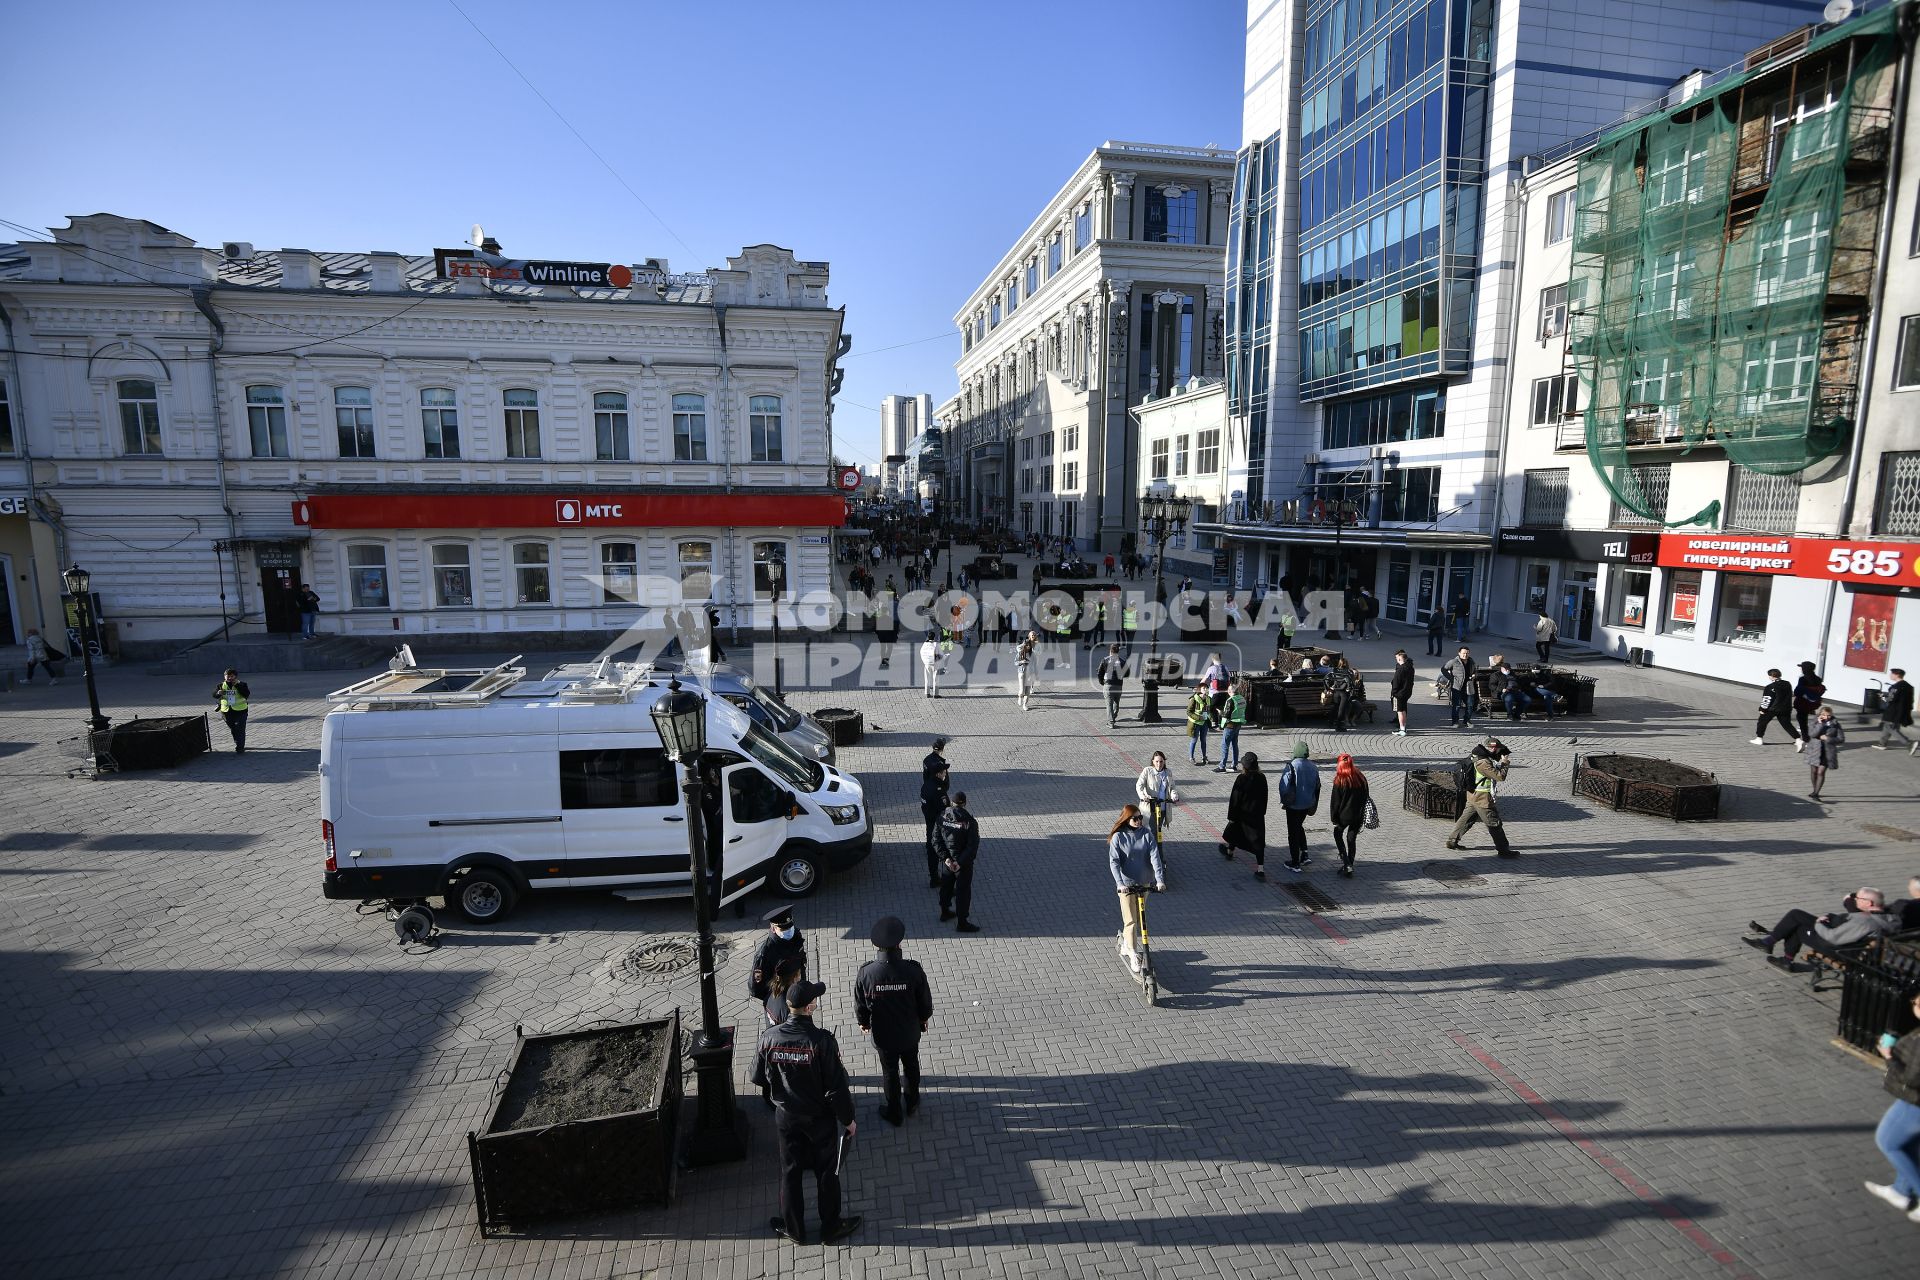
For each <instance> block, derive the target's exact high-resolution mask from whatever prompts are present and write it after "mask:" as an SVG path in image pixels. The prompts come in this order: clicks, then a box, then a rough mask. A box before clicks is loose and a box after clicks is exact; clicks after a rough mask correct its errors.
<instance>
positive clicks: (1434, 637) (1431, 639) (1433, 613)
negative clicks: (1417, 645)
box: [1427, 608, 1447, 658]
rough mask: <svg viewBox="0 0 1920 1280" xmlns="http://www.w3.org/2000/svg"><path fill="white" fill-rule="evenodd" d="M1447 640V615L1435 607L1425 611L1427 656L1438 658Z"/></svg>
mask: <svg viewBox="0 0 1920 1280" xmlns="http://www.w3.org/2000/svg"><path fill="white" fill-rule="evenodd" d="M1446 641H1447V617H1446V615H1445V614H1444V613H1441V612H1440V610H1439V609H1437V608H1435V609H1432V610H1430V611H1429V612H1428V613H1427V656H1428V657H1429V658H1438V657H1440V656H1441V651H1442V650H1443V649H1444V647H1445V645H1446Z"/></svg>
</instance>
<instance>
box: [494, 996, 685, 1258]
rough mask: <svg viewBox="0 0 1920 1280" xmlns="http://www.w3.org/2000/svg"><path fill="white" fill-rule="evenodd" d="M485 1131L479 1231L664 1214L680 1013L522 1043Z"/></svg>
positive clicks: (674, 1132)
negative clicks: (578, 1218)
mask: <svg viewBox="0 0 1920 1280" xmlns="http://www.w3.org/2000/svg"><path fill="white" fill-rule="evenodd" d="M516 1036H517V1039H516V1040H515V1043H514V1048H513V1061H512V1063H511V1064H510V1065H509V1066H508V1067H507V1070H506V1073H505V1076H506V1082H505V1085H504V1087H503V1088H502V1089H501V1090H500V1092H499V1095H498V1096H497V1097H496V1098H495V1099H494V1105H493V1109H492V1113H491V1114H490V1115H489V1116H488V1117H487V1124H486V1127H485V1128H484V1129H483V1130H481V1131H480V1132H478V1133H471V1132H470V1133H468V1134H467V1154H468V1156H469V1157H470V1159H471V1160H472V1163H473V1198H474V1206H475V1208H476V1209H477V1210H478V1212H479V1217H480V1232H481V1234H482V1235H492V1234H494V1233H495V1232H496V1231H498V1230H500V1229H501V1228H504V1227H508V1226H515V1225H519V1224H523V1223H529V1222H533V1221H536V1220H539V1219H542V1218H554V1217H560V1216H563V1215H567V1214H577V1213H596V1212H606V1211H609V1210H615V1209H631V1208H634V1207H637V1206H642V1205H666V1204H668V1203H670V1202H671V1201H672V1199H673V1189H674V1177H675V1172H676V1152H675V1147H676V1142H675V1140H676V1138H677V1136H678V1131H679V1122H680V1099H681V1081H680V1012H679V1010H677V1009H676V1010H675V1011H674V1013H673V1016H672V1017H670V1018H659V1019H654V1020H652V1021H648V1022H629V1023H622V1024H619V1025H615V1026H601V1027H593V1028H590V1029H588V1030H584V1031H569V1032H562V1033H560V1034H557V1035H540V1036H528V1035H523V1034H519V1032H518V1029H517V1028H516Z"/></svg>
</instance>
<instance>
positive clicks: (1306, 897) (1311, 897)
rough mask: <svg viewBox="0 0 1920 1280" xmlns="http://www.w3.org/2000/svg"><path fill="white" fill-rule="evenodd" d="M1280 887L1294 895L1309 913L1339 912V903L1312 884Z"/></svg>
mask: <svg viewBox="0 0 1920 1280" xmlns="http://www.w3.org/2000/svg"><path fill="white" fill-rule="evenodd" d="M1280 887H1281V888H1282V889H1285V890H1286V891H1287V892H1288V893H1290V894H1292V895H1293V896H1294V898H1295V900H1297V901H1298V902H1299V903H1300V905H1301V906H1303V907H1305V908H1306V909H1307V910H1309V911H1338V910H1339V909H1340V904H1339V903H1337V902H1335V901H1334V900H1333V899H1332V898H1329V897H1328V896H1327V895H1326V894H1324V893H1322V892H1320V890H1318V889H1316V888H1314V887H1313V886H1312V885H1310V884H1305V883H1299V884H1283V885H1281V886H1280Z"/></svg>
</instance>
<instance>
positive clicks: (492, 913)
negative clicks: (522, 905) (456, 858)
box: [447, 867, 519, 924]
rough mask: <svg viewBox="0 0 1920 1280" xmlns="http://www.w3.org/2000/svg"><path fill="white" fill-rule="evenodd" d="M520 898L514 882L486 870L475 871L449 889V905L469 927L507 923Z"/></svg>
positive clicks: (495, 872)
mask: <svg viewBox="0 0 1920 1280" xmlns="http://www.w3.org/2000/svg"><path fill="white" fill-rule="evenodd" d="M518 897H519V895H518V894H517V893H515V892H514V888H513V881H511V880H509V879H507V877H506V876H504V875H502V874H500V873H499V872H498V871H491V870H489V869H487V868H486V867H475V868H474V869H473V870H471V871H469V872H467V874H466V875H464V876H461V877H460V878H459V879H458V880H457V881H455V882H454V883H453V884H451V885H449V886H448V888H447V905H448V906H449V907H452V908H453V909H454V910H455V911H456V912H458V913H459V914H460V916H461V917H462V918H463V919H465V920H466V921H467V922H468V923H469V924H492V923H493V922H494V921H496V920H500V919H504V918H505V916H506V914H507V913H508V912H509V911H512V910H513V904H514V902H515V900H516V899H517V898H518Z"/></svg>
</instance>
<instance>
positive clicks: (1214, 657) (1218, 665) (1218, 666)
mask: <svg viewBox="0 0 1920 1280" xmlns="http://www.w3.org/2000/svg"><path fill="white" fill-rule="evenodd" d="M1232 678H1233V675H1232V673H1231V672H1230V671H1228V670H1227V664H1226V663H1224V662H1222V661H1220V655H1219V654H1217V653H1210V654H1208V655H1207V665H1206V666H1205V667H1204V668H1202V669H1201V672H1200V683H1201V684H1203V685H1205V686H1206V689H1207V705H1208V706H1209V707H1211V708H1212V709H1213V722H1214V724H1216V725H1218V724H1219V723H1220V712H1221V709H1222V708H1224V707H1225V706H1226V705H1227V685H1228V684H1229V682H1230V681H1231V680H1232Z"/></svg>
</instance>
